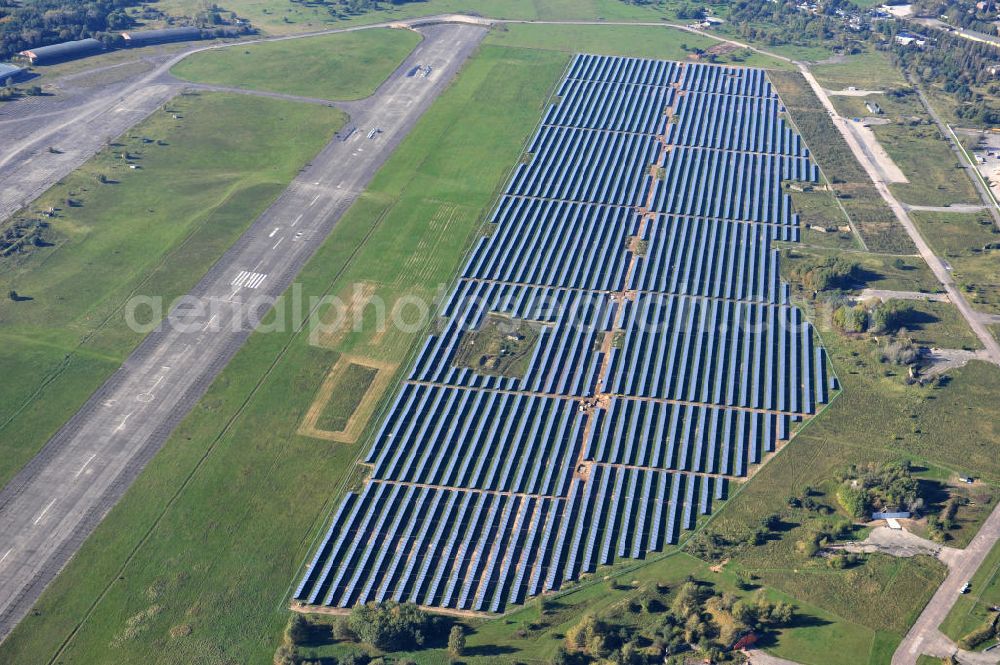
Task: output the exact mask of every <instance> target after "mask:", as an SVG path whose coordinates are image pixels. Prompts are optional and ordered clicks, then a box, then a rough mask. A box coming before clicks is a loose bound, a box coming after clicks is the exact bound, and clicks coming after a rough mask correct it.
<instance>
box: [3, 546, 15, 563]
mask: <svg viewBox="0 0 1000 665" xmlns="http://www.w3.org/2000/svg"><path fill="white" fill-rule="evenodd" d="M13 551H14V548H13V547H11V548H10V549H9V550H7V551H6V552H4V553H3V556H0V563H3V562H4V560H5V559H6V558H7V556H8V555H9V554H10V553H11V552H13Z"/></svg>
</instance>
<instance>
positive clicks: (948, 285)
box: [799, 64, 1000, 365]
mask: <svg viewBox="0 0 1000 665" xmlns="http://www.w3.org/2000/svg"><path fill="white" fill-rule="evenodd" d="M799 71H801V72H802V75H803V76H804V77H805V79H806V81H808V82H809V85H810V87H812V89H813V92H815V93H816V97H818V98H819V100H820V102H821V103H822V104H823V106H824V107H825V108H826V110H827V112H828V113H829V114H830V117H831V119H832V120H833V124H834V125H835V126H836V127H837V129H838V130H839V131H840V133H841V135H843V137H844V140H845V141H846V142H847V145H848V146H850V148H851V151H852V152H853V153H854V157H855V158H856V159H857V160H858V163H860V164H861V165H862V166H863V167H864V168H865V171H866V172H867V173H868V177H870V178H871V179H872V182H873V183H874V184H875V189H876V190H878V193H879V194H880V195H881V196H882V198H883V199H884V200H885V202H886V203H887V204H889V208H890V209H891V210H892V212H893V214H894V215H895V216H896V219H898V220H899V223H900V224H902V225H903V228H905V229H906V233H907V234H908V235H909V236H910V239H911V240H912V241H913V244H914V245H916V247H917V251H918V252H919V253H920V256H921V257H922V258H923V259H924V261H925V262H926V263H927V265H928V266H930V269H931V271H932V272H933V273H934V276H935V277H937V280H938V281H939V282H940V283H941V286H943V287H944V290H945V292H946V293H947V294H948V298H949V299H950V300H951V302H952V303H954V305H955V307H957V308H958V311H959V313H960V314H961V315H962V317H963V318H964V319H965V320H966V321H967V322H968V324H969V327H970V328H972V331H973V332H974V333H975V334H976V337H978V338H979V341H980V342H981V343H982V345H983V347H984V348H985V349H986V355H987V357H988V358H989V360H990V362H993V363H994V364H996V365H1000V344H998V343H997V340H996V338H995V337H993V335H992V333H990V331H989V329H987V328H986V326H985V325H983V322H982V318H981V315H980V313H979V312H977V311H976V310H974V309H973V308H972V306H971V305H969V302H968V301H967V300H966V299H965V296H964V295H962V292H961V291H959V289H958V287H956V286H955V281H954V280H953V279H952V278H951V273H950V272H949V271H948V269H947V268H945V265H944V263H943V262H942V261H941V259H939V258H938V257H937V256H936V255H935V254H934V252H933V251H932V250H931V248H930V245H928V244H927V242H926V241H925V240H924V238H923V236H921V235H920V232H919V231H918V230H917V227H916V225H915V224H914V223H913V220H912V219H910V216H909V214H907V212H906V209H905V208H904V207H903V205H902V204H901V203H900V202H899V200H898V199H897V198H896V197H895V195H893V193H892V192H891V191H890V190H889V187H888V186H887V185H886V183H885V181H884V180H883V179H882V178H881V176H880V169H879V168H878V167H877V166H876V165H875V164H873V163H872V161H871V158H870V156H869V154H868V153H867V152H866V151H865V150H864V148H863V147H862V146H861V145H860V144H859V141H858V139H857V137H856V136H855V135H854V133H853V132H852V131H851V130H850V129H849V128H848V127H847V125H846V123H847V121H846V120H845V119H844V118H842V117H841V116H840V115H838V114H837V111H836V109H835V108H834V106H833V103H832V102H831V101H830V98H829V97H828V96H827V94H826V91H825V90H824V89H823V87H822V86H821V85H820V84H819V82H818V81H816V77H815V76H813V75H812V73H811V72H810V71H809V70H808V69H807V68H806V66H805V65H802V64H799Z"/></svg>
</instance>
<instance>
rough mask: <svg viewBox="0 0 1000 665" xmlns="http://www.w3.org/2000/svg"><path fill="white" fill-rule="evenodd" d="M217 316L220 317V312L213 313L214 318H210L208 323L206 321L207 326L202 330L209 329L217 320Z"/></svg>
mask: <svg viewBox="0 0 1000 665" xmlns="http://www.w3.org/2000/svg"><path fill="white" fill-rule="evenodd" d="M217 318H219V315H218V314H213V315H212V318H210V319H209V320H208V323H206V324H205V327H204V328H202V330H208V329H209V328H210V327H211V326H212V324H213V323H215V320H216V319H217ZM184 350H185V351H187V349H184Z"/></svg>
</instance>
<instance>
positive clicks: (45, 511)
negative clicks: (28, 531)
mask: <svg viewBox="0 0 1000 665" xmlns="http://www.w3.org/2000/svg"><path fill="white" fill-rule="evenodd" d="M55 502H56V500H55V499H52V500H51V501H49V505H47V506H45V508H44V509H43V510H42V512H40V513H38V517H36V518H35V524H36V525H37V524H38V523H39V522H41V521H42V518H43V517H45V513H47V512H49V508H51V507H52V504H54V503H55Z"/></svg>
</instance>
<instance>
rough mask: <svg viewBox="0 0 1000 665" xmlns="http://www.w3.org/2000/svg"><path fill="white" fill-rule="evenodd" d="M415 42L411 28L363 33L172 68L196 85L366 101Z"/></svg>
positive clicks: (225, 53)
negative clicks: (363, 99) (365, 98)
mask: <svg viewBox="0 0 1000 665" xmlns="http://www.w3.org/2000/svg"><path fill="white" fill-rule="evenodd" d="M419 42H420V35H418V34H417V33H415V32H413V31H410V30H390V29H388V28H386V29H381V30H362V31H359V32H345V33H339V34H333V35H321V36H319V37H306V38H303V39H296V40H292V41H277V42H265V43H263V44H248V45H246V46H232V47H229V48H225V49H218V50H212V51H202V52H201V53H195V54H194V55H192V56H189V57H187V58H185V59H184V60H182V61H181V62H180V63H178V64H177V65H175V66H174V68H173V69H172V70H171V72H172V73H173V74H174V75H176V76H177V77H179V78H182V79H184V80H187V81H194V82H197V83H209V84H212V85H222V86H231V87H236V88H248V89H251V90H266V91H268V92H278V93H283V94H288V95H300V96H302V97H318V98H320V99H336V100H351V99H361V98H363V97H368V96H369V95H371V94H372V93H373V92H375V88H377V87H378V85H379V84H380V83H381V82H382V81H384V80H385V79H386V77H388V76H389V74H391V73H392V72H393V71H394V70H395V69H396V68H397V67H398V66H399V65H400V63H401V62H403V60H405V59H406V56H407V55H409V53H410V51H412V50H413V48H414V47H415V46H416V45H417V44H418V43H419Z"/></svg>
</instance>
